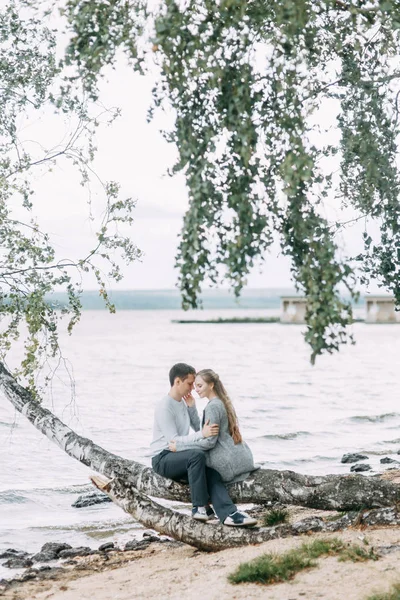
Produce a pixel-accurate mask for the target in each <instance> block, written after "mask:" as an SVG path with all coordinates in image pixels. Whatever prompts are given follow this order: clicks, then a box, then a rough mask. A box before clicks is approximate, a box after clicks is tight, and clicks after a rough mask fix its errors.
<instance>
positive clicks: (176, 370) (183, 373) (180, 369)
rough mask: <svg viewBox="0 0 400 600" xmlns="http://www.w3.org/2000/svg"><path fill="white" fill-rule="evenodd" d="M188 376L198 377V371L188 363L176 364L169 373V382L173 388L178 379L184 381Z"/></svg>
mask: <svg viewBox="0 0 400 600" xmlns="http://www.w3.org/2000/svg"><path fill="white" fill-rule="evenodd" d="M188 375H196V369H195V368H194V367H191V366H190V365H187V364H186V363H176V365H174V366H173V367H172V368H171V370H170V372H169V382H170V384H171V387H172V386H173V385H174V383H175V379H176V378H177V377H179V378H180V379H182V381H184V380H185V379H186V377H187V376H188Z"/></svg>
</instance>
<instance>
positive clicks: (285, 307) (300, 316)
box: [281, 296, 307, 323]
mask: <svg viewBox="0 0 400 600" xmlns="http://www.w3.org/2000/svg"><path fill="white" fill-rule="evenodd" d="M306 306H307V300H306V299H305V298H304V297H302V296H281V323H305V322H306Z"/></svg>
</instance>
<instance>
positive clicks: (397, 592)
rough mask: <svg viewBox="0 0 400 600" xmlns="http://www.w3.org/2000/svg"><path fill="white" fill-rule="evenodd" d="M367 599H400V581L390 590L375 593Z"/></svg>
mask: <svg viewBox="0 0 400 600" xmlns="http://www.w3.org/2000/svg"><path fill="white" fill-rule="evenodd" d="M367 600H400V583H396V584H395V585H394V586H393V587H392V589H391V590H390V592H386V593H383V594H374V595H373V596H369V597H368V598H367Z"/></svg>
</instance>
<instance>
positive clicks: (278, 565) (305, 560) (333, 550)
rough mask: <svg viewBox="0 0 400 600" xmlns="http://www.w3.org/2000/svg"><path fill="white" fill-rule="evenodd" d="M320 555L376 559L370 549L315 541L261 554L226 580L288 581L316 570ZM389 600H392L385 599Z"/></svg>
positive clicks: (352, 558)
mask: <svg viewBox="0 0 400 600" xmlns="http://www.w3.org/2000/svg"><path fill="white" fill-rule="evenodd" d="M323 555H331V556H339V559H340V560H352V561H355V562H356V561H364V560H377V559H378V556H377V555H376V554H375V553H374V552H373V550H372V549H371V550H369V551H368V552H367V551H366V550H364V548H362V547H361V546H357V545H351V546H349V545H346V544H345V543H344V542H342V541H341V540H340V539H338V538H332V539H318V540H314V541H313V542H311V543H308V544H302V545H301V546H300V547H299V548H296V549H294V550H290V551H289V552H285V553H284V554H279V555H276V554H263V555H262V556H259V557H258V558H256V559H254V560H252V561H250V562H248V563H243V564H241V565H239V567H238V568H237V569H236V571H235V572H234V573H232V574H231V575H229V577H228V579H229V581H230V582H231V583H246V582H253V583H254V582H257V583H265V584H269V583H277V582H279V581H288V580H289V579H293V577H294V576H295V575H296V573H298V572H299V571H303V570H304V569H309V568H311V567H315V566H316V565H317V563H316V559H317V558H319V557H320V556H323ZM370 600H373V599H370ZM377 600H380V599H377ZM383 600H386V598H384V599H383ZM388 600H392V598H388ZM393 600H400V596H399V598H397V597H394V598H393Z"/></svg>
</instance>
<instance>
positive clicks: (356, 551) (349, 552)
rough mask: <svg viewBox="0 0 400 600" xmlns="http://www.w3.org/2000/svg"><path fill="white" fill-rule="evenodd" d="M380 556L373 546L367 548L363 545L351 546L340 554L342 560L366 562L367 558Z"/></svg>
mask: <svg viewBox="0 0 400 600" xmlns="http://www.w3.org/2000/svg"><path fill="white" fill-rule="evenodd" d="M378 559H379V556H378V555H377V554H376V553H375V551H374V549H373V548H370V549H369V550H365V549H364V548H362V547H361V546H355V545H354V546H349V547H348V548H345V549H344V550H343V552H342V553H341V554H340V556H339V560H340V561H342V562H343V561H346V560H351V561H353V562H365V561H366V560H378Z"/></svg>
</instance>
